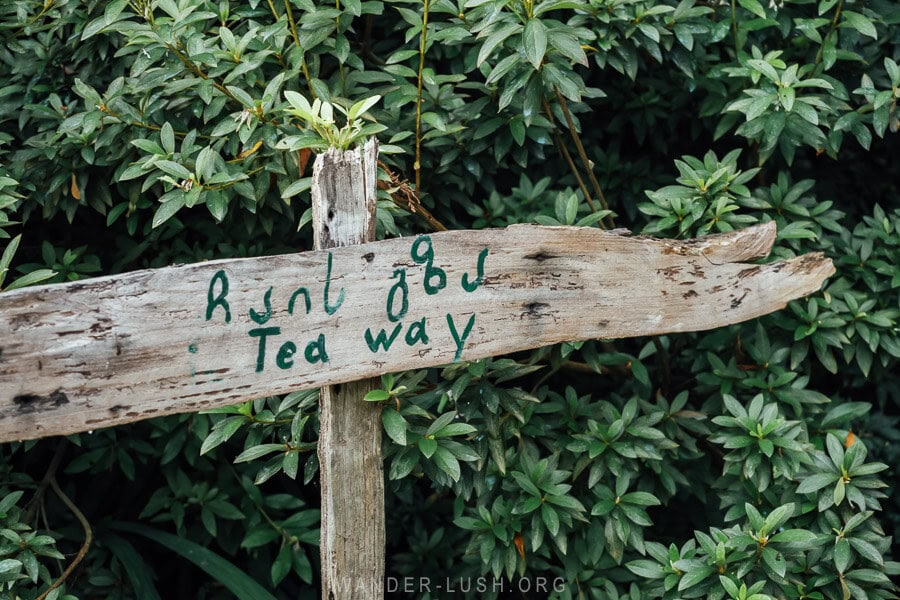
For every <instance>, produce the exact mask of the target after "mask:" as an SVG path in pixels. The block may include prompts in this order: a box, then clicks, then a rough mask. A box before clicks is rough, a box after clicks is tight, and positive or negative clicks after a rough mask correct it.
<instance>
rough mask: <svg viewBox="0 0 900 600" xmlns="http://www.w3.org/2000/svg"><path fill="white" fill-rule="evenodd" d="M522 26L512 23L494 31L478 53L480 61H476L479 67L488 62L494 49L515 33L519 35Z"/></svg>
mask: <svg viewBox="0 0 900 600" xmlns="http://www.w3.org/2000/svg"><path fill="white" fill-rule="evenodd" d="M521 29H522V25H521V24H519V23H512V24H509V25H506V26H504V27H501V28H500V29H498V30H496V31H494V33H492V34H491V35H489V36H488V37H487V39H486V40H485V41H484V44H482V45H481V50H479V51H478V60H477V61H476V64H477V66H479V67H480V66H481V63H483V62H484V61H486V60H487V59H488V57H490V55H491V52H493V51H494V49H495V48H496V47H497V46H499V45H500V44H502V43H503V42H504V40H506V38H508V37H509V36H511V35H513V34H514V33H518V32H519V31H521Z"/></svg>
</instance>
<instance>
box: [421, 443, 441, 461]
mask: <svg viewBox="0 0 900 600" xmlns="http://www.w3.org/2000/svg"><path fill="white" fill-rule="evenodd" d="M437 447H438V445H437V442H436V441H435V440H433V439H431V438H422V439H421V440H419V450H420V451H421V452H422V456H424V457H425V458H431V456H432V455H433V454H434V451H435V450H437Z"/></svg>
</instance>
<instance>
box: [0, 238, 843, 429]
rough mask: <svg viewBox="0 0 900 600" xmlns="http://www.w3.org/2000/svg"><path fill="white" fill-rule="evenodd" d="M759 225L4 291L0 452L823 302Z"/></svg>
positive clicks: (816, 275)
mask: <svg viewBox="0 0 900 600" xmlns="http://www.w3.org/2000/svg"><path fill="white" fill-rule="evenodd" d="M774 239H775V225H774V223H768V224H765V225H760V226H756V227H751V228H748V229H744V230H742V231H738V232H734V233H727V234H722V235H715V236H709V237H705V238H700V239H695V240H687V241H674V240H657V239H648V238H643V237H629V236H625V235H616V234H614V233H607V232H603V231H601V230H599V229H594V228H574V227H539V226H531V225H516V226H512V227H509V228H507V229H491V230H480V231H451V232H444V233H436V234H433V235H422V236H417V237H413V238H399V239H392V240H386V241H382V242H373V243H369V244H362V245H358V246H350V247H345V248H336V249H334V250H327V251H318V252H305V253H301V254H291V255H284V256H272V257H264V258H253V259H234V260H218V261H210V262H206V263H199V264H193V265H188V266H175V267H167V268H163V269H154V270H146V271H137V272H133V273H128V274H125V275H117V276H111V277H101V278H98V279H91V280H86V281H83V282H75V283H69V284H64V285H52V286H41V287H34V288H28V289H24V290H20V291H15V292H9V293H5V294H0V441H9V440H22V439H31V438H38V437H44V436H48V435H56V434H68V433H74V432H78V431H85V430H89V429H96V428H99V427H105V426H109V425H115V424H118V423H127V422H130V421H136V420H139V419H144V418H149V417H154V416H159V415H165V414H171V413H179V412H188V411H196V410H201V409H206V408H212V407H216V406H222V405H227V404H234V403H237V402H240V401H244V400H248V399H252V398H258V397H261V396H267V395H271V394H279V393H285V392H289V391H293V390H298V389H303V388H311V387H319V386H322V385H325V384H334V383H342V382H347V381H354V380H358V379H362V378H365V377H372V376H375V375H379V374H382V373H387V372H392V371H401V370H407V369H418V368H423V367H430V366H435V365H440V364H445V363H450V362H453V361H459V360H473V359H477V358H482V357H486V356H492V355H498V354H506V353H509V352H514V351H518V350H525V349H529V348H535V347H539V346H544V345H548V344H554V343H557V342H561V341H572V340H584V339H593V338H624V337H635V336H644V335H654V334H663V333H675V332H682V331H698V330H705V329H712V328H715V327H720V326H723V325H727V324H730V323H737V322H740V321H745V320H747V319H752V318H754V317H758V316H760V315H764V314H767V313H770V312H772V311H775V310H778V309H780V308H782V307H784V305H785V304H786V303H787V302H788V301H790V300H792V299H795V298H799V297H801V296H804V295H807V294H810V293H812V292H815V291H816V290H818V289H819V287H820V286H821V284H822V282H823V281H824V280H825V278H826V277H828V276H829V275H831V274H832V273H833V272H834V268H833V267H832V264H831V261H830V260H829V259H827V258H824V257H823V256H822V255H820V254H808V255H805V256H801V257H798V258H794V259H791V260H787V261H779V262H773V263H768V264H761V265H755V264H748V263H746V262H743V261H748V260H752V259H754V258H760V257H764V256H766V255H767V254H768V253H769V251H770V249H771V247H772V244H773V242H774Z"/></svg>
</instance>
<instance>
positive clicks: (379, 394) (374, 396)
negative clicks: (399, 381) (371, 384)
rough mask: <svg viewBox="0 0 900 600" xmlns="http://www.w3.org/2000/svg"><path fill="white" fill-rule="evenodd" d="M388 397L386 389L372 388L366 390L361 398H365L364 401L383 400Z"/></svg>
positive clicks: (388, 393) (389, 395)
mask: <svg viewBox="0 0 900 600" xmlns="http://www.w3.org/2000/svg"><path fill="white" fill-rule="evenodd" d="M390 397H391V394H390V392H388V391H387V390H372V391H370V392H366V395H365V396H364V397H363V400H365V401H366V402H384V401H385V400H389V399H390Z"/></svg>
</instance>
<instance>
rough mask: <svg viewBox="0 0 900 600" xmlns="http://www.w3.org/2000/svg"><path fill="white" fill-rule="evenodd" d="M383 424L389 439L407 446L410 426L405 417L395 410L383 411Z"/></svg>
mask: <svg viewBox="0 0 900 600" xmlns="http://www.w3.org/2000/svg"><path fill="white" fill-rule="evenodd" d="M377 391H378V390H377ZM381 422H382V423H383V424H384V430H385V431H386V432H387V434H388V437H390V438H391V439H392V440H393V441H394V442H395V443H397V444H400V445H401V446H405V445H406V429H407V427H408V425H407V423H406V419H404V418H403V415H401V414H400V413H398V412H397V411H396V410H394V409H393V408H385V409H384V410H382V411H381Z"/></svg>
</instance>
